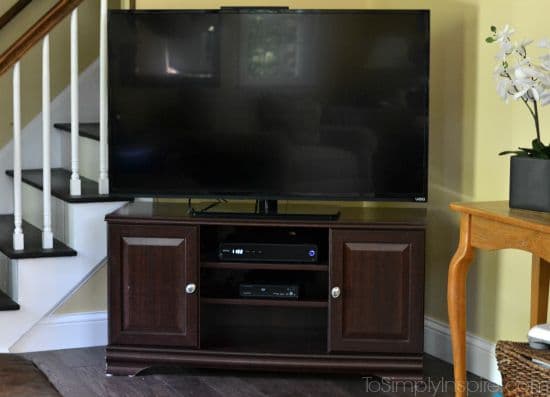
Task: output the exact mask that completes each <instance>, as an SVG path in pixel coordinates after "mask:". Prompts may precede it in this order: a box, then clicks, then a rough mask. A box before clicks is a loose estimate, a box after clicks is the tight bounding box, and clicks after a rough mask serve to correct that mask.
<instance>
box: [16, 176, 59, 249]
mask: <svg viewBox="0 0 550 397" xmlns="http://www.w3.org/2000/svg"><path fill="white" fill-rule="evenodd" d="M67 183H68V182H67ZM21 191H22V195H23V219H24V220H26V221H27V222H29V223H30V224H31V225H34V226H36V227H37V228H39V229H41V230H42V226H43V225H42V223H43V221H42V219H43V218H42V214H43V211H44V209H43V206H42V190H39V189H36V188H34V187H32V186H29V185H27V184H26V183H23V187H22V189H21ZM65 204H66V203H64V202H63V201H61V200H59V199H57V198H55V197H52V231H53V235H54V237H55V238H56V239H58V240H59V241H63V242H65V212H66V210H65Z"/></svg>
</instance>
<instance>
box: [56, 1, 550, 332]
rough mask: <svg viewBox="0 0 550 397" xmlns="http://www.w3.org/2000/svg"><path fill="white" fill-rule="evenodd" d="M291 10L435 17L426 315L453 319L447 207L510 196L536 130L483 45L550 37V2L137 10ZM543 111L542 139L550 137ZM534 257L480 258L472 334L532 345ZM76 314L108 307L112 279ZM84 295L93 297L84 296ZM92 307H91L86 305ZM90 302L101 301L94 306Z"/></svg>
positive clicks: (452, 236)
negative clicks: (494, 32)
mask: <svg viewBox="0 0 550 397" xmlns="http://www.w3.org/2000/svg"><path fill="white" fill-rule="evenodd" d="M222 4H227V5H236V4H240V5H251V6H252V5H259V6H260V5H289V6H290V7H291V8H358V9H359V8H426V9H430V10H431V11H432V56H431V58H432V59H431V120H430V123H431V133H430V202H429V204H428V213H429V229H428V241H427V263H426V270H427V275H426V314H427V315H428V316H431V317H434V318H436V319H439V320H443V321H447V311H446V288H445V287H446V280H447V266H448V262H449V259H450V257H451V255H452V253H453V251H454V248H455V247H456V240H457V231H458V221H457V217H456V216H455V215H454V214H452V213H450V211H449V210H448V209H447V208H448V203H449V202H451V201H460V200H504V199H506V198H507V195H508V172H509V165H508V164H509V160H508V158H503V157H498V156H497V152H499V151H500V150H503V149H508V148H513V147H516V146H518V145H520V144H523V145H525V144H526V143H528V142H529V141H530V139H531V137H532V135H533V133H534V132H533V131H534V129H533V127H532V125H531V121H530V119H529V116H528V114H527V113H526V112H525V110H524V109H523V108H522V107H521V106H519V104H516V103H512V104H509V105H505V104H503V103H502V102H500V100H499V98H498V97H497V95H496V91H495V87H494V80H493V76H492V71H493V67H494V52H495V47H492V46H488V45H487V44H485V43H484V38H485V36H486V35H487V33H488V31H489V26H490V25H492V24H496V25H498V26H501V25H504V24H506V23H510V24H512V25H514V26H515V27H516V28H517V29H518V31H519V32H520V33H519V34H518V39H520V38H523V37H537V38H539V37H544V36H545V35H546V36H550V29H548V28H546V27H547V26H548V24H547V21H546V20H547V16H548V15H549V14H550V2H548V1H541V0H340V1H333V0H325V1H312V0H302V1H283V0H277V1H264V0H251V1H243V0H241V1H238V2H233V1H230V2H220V1H214V0H210V1H207V0H202V1H181V0H163V1H159V0H138V1H137V6H138V8H172V7H173V8H176V7H180V8H217V7H219V6H220V5H222ZM547 115H548V110H544V111H543V115H542V125H543V133H544V132H546V135H545V138H546V140H550V135H549V134H550V132H549V131H548V129H546V128H545V127H546V124H545V116H547ZM529 262H530V261H529V256H528V255H527V254H525V253H521V252H514V251H507V252H502V253H484V254H482V255H479V256H478V258H477V260H476V265H475V266H474V267H473V270H472V272H471V274H470V278H469V289H468V295H469V298H468V299H469V302H468V303H469V311H468V321H469V325H468V329H469V330H470V331H471V332H473V333H474V334H477V335H479V336H481V337H484V338H486V339H489V340H493V341H495V340H498V339H523V338H524V335H525V333H526V331H527V329H528V316H529V310H528V305H529V278H530V266H529ZM94 282H95V283H96V284H95V286H93V287H86V288H88V290H87V291H88V292H86V293H85V294H84V296H83V295H82V294H81V295H80V297H79V298H78V299H79V300H78V302H80V303H77V304H67V306H66V307H65V308H63V310H66V311H68V312H71V311H79V310H83V308H86V310H96V309H101V308H105V306H104V304H105V303H104V302H105V299H104V296H105V295H106V292H105V284H104V283H105V279H104V275H102V274H98V275H97V276H96V277H95V281H94ZM82 292H84V291H82ZM84 302H86V303H84ZM90 302H93V303H92V304H90Z"/></svg>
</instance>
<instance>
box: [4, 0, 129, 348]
mask: <svg viewBox="0 0 550 397" xmlns="http://www.w3.org/2000/svg"><path fill="white" fill-rule="evenodd" d="M82 1H83V0H60V1H58V2H57V3H56V4H55V5H54V6H53V7H52V9H50V10H49V11H48V13H47V14H46V15H44V17H42V18H41V19H40V20H39V21H38V22H36V24H35V25H33V26H32V27H31V28H30V29H29V30H28V31H27V32H26V33H25V34H23V35H22V36H21V38H20V39H19V40H17V41H16V42H15V43H14V44H13V45H12V46H11V47H10V48H8V49H7V50H6V51H5V52H4V53H3V54H0V78H10V76H9V73H8V72H9V71H11V72H12V76H11V78H12V80H13V103H14V113H13V125H14V130H13V167H11V168H9V169H4V170H0V172H2V173H5V175H7V176H8V177H9V178H10V180H11V189H13V193H9V195H12V194H13V212H12V213H6V214H1V215H0V289H1V290H0V323H1V324H2V327H1V328H0V352H9V351H13V350H14V346H15V345H16V344H17V341H18V340H20V339H21V338H22V337H23V336H24V335H26V334H28V333H29V331H30V330H31V329H32V328H33V327H34V326H35V325H36V324H37V323H38V322H39V321H40V320H42V319H44V318H45V317H47V316H48V314H50V313H52V312H54V311H55V310H56V309H57V308H58V307H59V306H60V305H61V304H62V303H63V302H65V301H66V300H67V299H68V297H70V296H71V295H72V294H73V293H74V292H75V291H76V290H78V288H79V287H81V286H82V285H83V284H84V283H85V282H86V281H87V280H88V279H89V278H90V277H91V276H92V275H93V274H94V273H95V272H96V271H97V270H98V269H99V268H100V267H101V266H102V265H104V264H105V261H106V252H107V247H106V245H107V236H106V225H105V222H104V217H105V215H106V214H108V213H110V212H112V211H114V210H116V209H117V208H119V207H121V206H122V205H124V204H125V203H127V202H128V201H130V200H131V199H130V198H128V197H123V196H118V195H112V194H109V192H108V168H107V157H106V153H107V132H108V131H107V75H106V72H107V0H100V7H101V13H100V14H101V20H100V21H98V23H99V24H100V32H101V38H100V54H99V65H100V73H99V74H100V79H99V84H98V86H99V91H100V104H99V109H100V110H99V114H98V115H97V120H99V121H100V122H97V123H80V120H79V106H80V103H79V98H80V96H79V89H78V87H79V74H78V14H77V12H78V11H77V7H78V6H79V5H80V3H82ZM87 1H98V0H87ZM25 3H29V2H25ZM0 17H1V16H0ZM66 17H70V18H71V29H70V30H71V31H70V34H71V84H70V94H71V95H70V104H67V105H70V109H71V111H70V123H68V124H67V121H69V120H56V121H60V122H62V123H59V124H55V123H52V121H51V114H52V111H51V107H52V101H51V98H50V93H49V84H50V68H49V63H50V59H49V57H50V54H49V51H50V50H49V32H50V31H51V30H52V29H53V28H54V27H55V26H57V24H58V23H59V22H60V21H62V20H63V19H64V18H66ZM3 21H4V24H7V23H9V21H7V22H6V18H4V19H3ZM39 44H41V45H42V60H43V62H42V68H41V69H40V67H39V66H37V73H39V72H38V71H39V70H41V72H42V93H43V98H42V123H41V129H42V167H41V168H32V169H23V168H22V158H25V156H27V155H28V154H27V153H26V151H25V149H26V146H25V145H22V126H21V97H22V96H24V95H25V93H24V92H23V93H22V92H21V70H20V60H21V58H22V57H23V56H24V55H25V53H26V52H27V51H28V50H30V49H31V48H32V47H34V46H35V45H39ZM56 135H57V136H56ZM52 138H53V139H52ZM52 141H53V142H64V141H67V142H65V146H66V147H70V156H69V157H70V166H69V167H56V168H52V167H51V163H52V159H51V158H50V157H51V153H52V152H54V155H56V154H57V155H59V153H60V152H61V151H62V150H60V149H59V148H57V147H54V149H55V150H53V151H52V147H51V142H52ZM31 155H32V154H31ZM82 160H83V161H82ZM53 162H54V163H60V161H58V159H56V158H54V159H53ZM69 168H70V169H69ZM2 190H4V189H2ZM3 193H4V192H3ZM0 197H1V198H0V200H7V199H8V192H5V194H3V195H2V196H0ZM3 208H6V205H4V206H3ZM16 350H17V349H16ZM18 351H19V350H18Z"/></svg>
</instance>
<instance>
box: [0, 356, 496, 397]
mask: <svg viewBox="0 0 550 397" xmlns="http://www.w3.org/2000/svg"><path fill="white" fill-rule="evenodd" d="M104 355H105V349H104V348H87V349H74V350H60V351H51V352H41V353H29V354H25V355H23V356H24V357H25V358H28V359H30V360H32V361H34V363H35V364H36V365H37V366H38V368H40V369H41V370H42V371H43V372H44V374H45V375H46V376H47V377H48V378H49V380H50V382H51V383H52V384H53V385H54V386H55V387H56V388H57V389H58V390H59V392H60V393H61V394H62V395H63V396H66V397H92V396H93V397H97V396H101V397H104V396H128V397H141V396H147V397H149V396H155V397H156V396H159V397H160V396H161V397H165V396H166V397H175V396H186V397H187V396H189V397H222V396H224V397H225V396H228V397H232V396H236V397H252V396H254V397H255V396H259V397H264V396H278V397H283V396H312V397H313V396H314V397H323V396H327V397H344V396H381V397H403V396H422V397H424V396H441V397H447V396H449V397H450V396H453V394H454V393H453V392H452V389H451V387H452V383H451V379H452V367H451V366H450V365H449V364H447V363H444V362H442V361H440V360H437V359H435V358H433V357H430V356H426V359H425V367H426V370H425V375H426V380H427V382H425V383H424V384H423V385H420V386H418V387H419V388H418V390H417V392H416V393H415V392H413V391H412V390H411V389H409V390H402V388H399V389H400V390H396V391H392V390H388V389H389V388H390V386H389V384H387V383H380V382H371V383H369V384H368V385H367V382H366V381H365V379H363V378H362V377H360V376H345V377H342V376H327V375H296V374H274V373H250V372H236V371H214V370H197V369H181V368H180V369H175V368H164V369H155V370H149V371H148V372H147V373H145V374H140V375H139V376H136V377H133V378H130V377H107V376H105V375H104V368H105V361H104ZM470 381H471V382H472V383H471V385H472V390H473V389H474V388H475V389H477V390H480V389H485V390H483V391H474V392H472V393H470V394H469V396H470V397H472V396H475V397H489V396H496V395H497V394H496V392H495V388H496V386H494V385H492V384H490V383H489V382H487V381H484V380H481V379H480V378H477V377H475V376H471V377H470ZM430 385H431V386H430ZM428 386H430V387H431V389H430V390H426V387H428ZM0 387H1V386H0ZM436 388H437V389H436ZM445 388H446V389H447V390H442V389H445ZM491 388H492V389H491ZM369 389H370V391H369ZM0 395H1V396H3V395H2V394H0ZM8 395H10V394H6V396H8ZM11 395H12V396H17V397H19V396H18V395H17V394H11ZM35 395H39V394H35Z"/></svg>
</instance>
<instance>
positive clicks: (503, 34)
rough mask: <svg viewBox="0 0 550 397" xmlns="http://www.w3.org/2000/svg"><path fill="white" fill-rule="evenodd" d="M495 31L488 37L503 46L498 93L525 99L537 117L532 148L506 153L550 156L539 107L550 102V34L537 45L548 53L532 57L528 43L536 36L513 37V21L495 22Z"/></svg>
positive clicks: (499, 54)
mask: <svg viewBox="0 0 550 397" xmlns="http://www.w3.org/2000/svg"><path fill="white" fill-rule="evenodd" d="M491 32H492V34H491V36H489V37H487V39H486V41H487V42H488V43H496V44H497V45H498V46H499V51H498V52H497V55H496V57H495V58H496V60H497V66H496V67H495V70H494V75H495V79H496V88H497V93H498V95H499V96H500V97H501V98H502V99H503V100H504V101H505V102H506V103H508V102H509V99H510V98H512V99H514V100H521V101H522V102H523V103H524V104H525V106H526V107H527V108H528V110H529V113H530V114H531V116H532V117H533V119H534V121H535V127H536V132H537V138H536V139H535V140H534V141H533V149H532V150H531V149H520V152H518V151H515V152H505V153H506V154H509V153H515V154H519V155H528V156H531V157H540V158H549V159H550V145H549V146H545V145H543V144H542V142H541V140H540V120H539V110H538V105H542V106H546V105H550V38H544V39H542V40H539V41H538V42H537V46H538V47H539V48H541V49H542V51H546V53H544V54H542V55H540V56H538V57H534V58H531V57H529V56H528V54H527V47H528V46H529V45H530V44H532V43H533V40H522V41H519V42H518V41H512V36H513V34H514V32H515V30H514V29H513V28H512V27H510V25H506V26H504V28H502V29H501V30H498V29H497V28H496V27H494V26H491ZM521 151H523V152H521ZM545 156H546V157H545Z"/></svg>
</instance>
